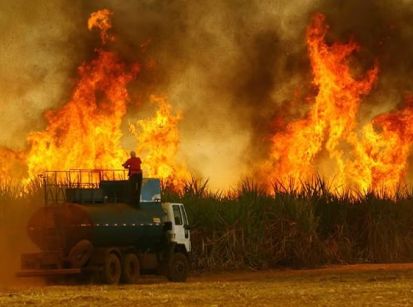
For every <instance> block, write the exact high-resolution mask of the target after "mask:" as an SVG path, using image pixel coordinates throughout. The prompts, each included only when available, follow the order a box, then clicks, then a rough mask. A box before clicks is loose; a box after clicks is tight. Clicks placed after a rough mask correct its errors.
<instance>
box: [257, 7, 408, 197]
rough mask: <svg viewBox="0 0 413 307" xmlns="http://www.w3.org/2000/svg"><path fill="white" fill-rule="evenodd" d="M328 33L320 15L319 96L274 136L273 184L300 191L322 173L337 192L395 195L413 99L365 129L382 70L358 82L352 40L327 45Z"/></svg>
mask: <svg viewBox="0 0 413 307" xmlns="http://www.w3.org/2000/svg"><path fill="white" fill-rule="evenodd" d="M327 29H328V27H327V26H326V24H325V17H324V16H323V15H321V14H317V15H316V16H314V18H313V21H312V23H311V25H310V26H309V28H308V30H307V46H308V53H309V57H310V62H311V67H312V71H313V75H314V80H313V84H314V86H315V87H316V88H317V90H318V92H317V95H316V97H315V98H314V101H313V103H312V104H311V106H310V109H309V111H308V112H307V114H306V116H305V118H303V119H298V120H295V121H292V122H290V123H289V124H288V125H287V126H286V128H285V129H284V130H283V131H281V132H278V133H276V134H275V135H274V136H273V137H272V147H271V151H270V158H269V160H268V161H267V162H266V163H265V165H264V170H265V172H266V173H267V174H270V176H269V179H268V180H269V181H267V182H268V183H274V181H276V182H278V183H279V184H281V185H284V186H289V185H291V184H293V185H294V186H295V188H297V187H298V188H300V186H301V187H302V185H303V184H305V183H306V182H308V181H311V180H312V179H313V178H314V177H315V176H319V175H321V176H323V177H324V178H325V179H328V180H331V184H332V186H333V187H334V191H336V192H339V193H340V192H345V191H350V192H353V193H354V192H356V193H359V192H362V193H365V192H367V191H373V192H376V193H383V192H384V193H386V194H388V195H394V194H395V193H396V192H397V190H398V188H399V186H400V184H402V183H403V182H404V180H405V175H406V168H407V159H408V156H409V154H410V149H411V146H410V145H411V143H412V142H413V129H412V128H410V127H409V121H410V120H411V119H413V118H412V115H413V107H412V106H413V103H412V101H413V100H412V99H410V100H409V101H408V103H407V105H406V107H405V108H404V109H402V110H399V111H395V112H392V113H389V114H383V115H380V116H377V117H376V118H374V119H373V120H372V122H371V123H369V124H367V125H365V126H364V127H361V128H360V124H359V123H358V122H357V115H358V111H359V106H360V102H361V99H362V97H363V96H364V95H367V94H368V93H369V92H370V90H371V88H372V86H373V85H374V83H375V81H376V79H377V75H378V65H377V64H375V65H374V66H373V67H372V68H371V69H369V70H368V71H367V72H366V73H365V75H364V77H361V78H355V77H354V76H353V74H352V71H351V68H350V64H349V56H350V55H351V54H352V53H354V52H356V51H358V49H359V46H358V45H357V44H356V43H355V42H354V41H350V42H348V43H345V44H343V43H334V44H332V45H328V44H327V43H326V42H325V35H326V33H327Z"/></svg>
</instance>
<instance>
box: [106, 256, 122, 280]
mask: <svg viewBox="0 0 413 307" xmlns="http://www.w3.org/2000/svg"><path fill="white" fill-rule="evenodd" d="M120 275H121V267H120V260H119V257H118V256H117V255H116V254H114V253H109V254H107V255H106V257H105V262H104V264H103V276H102V277H103V282H104V283H107V284H109V285H113V284H118V283H119V280H120Z"/></svg>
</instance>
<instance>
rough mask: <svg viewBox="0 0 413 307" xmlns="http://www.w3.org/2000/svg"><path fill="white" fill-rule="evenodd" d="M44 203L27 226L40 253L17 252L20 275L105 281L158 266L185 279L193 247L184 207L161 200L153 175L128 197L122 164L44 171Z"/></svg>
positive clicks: (170, 275)
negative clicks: (138, 192) (115, 167)
mask: <svg viewBox="0 0 413 307" xmlns="http://www.w3.org/2000/svg"><path fill="white" fill-rule="evenodd" d="M42 177H43V180H44V181H43V182H44V193H45V196H44V198H45V205H44V206H43V207H42V208H41V209H39V210H37V211H36V212H35V213H34V214H33V215H32V216H31V218H30V219H29V222H28V225H27V231H28V235H29V237H30V239H31V240H32V241H33V242H34V243H35V244H36V245H37V246H38V247H39V248H40V250H41V251H40V252H34V253H27V254H23V255H22V258H21V266H22V267H21V271H20V272H18V273H17V275H18V276H20V277H29V276H59V275H72V274H78V275H80V274H81V275H89V276H93V277H97V278H99V280H100V281H102V282H105V283H108V284H116V283H119V282H124V283H135V282H136V281H137V280H138V278H139V276H140V274H144V273H158V274H163V275H165V276H167V277H168V279H169V280H171V281H177V282H179V281H185V280H186V278H187V275H188V270H189V255H190V252H191V241H190V228H189V223H188V217H187V214H186V211H185V207H184V205H183V204H180V203H162V202H161V185H160V180H159V179H150V178H145V179H143V183H142V189H141V195H140V201H137V200H136V202H133V203H131V201H130V199H131V198H130V195H131V193H130V183H129V181H128V180H125V177H126V174H125V172H124V171H118V170H71V171H64V172H46V173H44V174H43V176H42Z"/></svg>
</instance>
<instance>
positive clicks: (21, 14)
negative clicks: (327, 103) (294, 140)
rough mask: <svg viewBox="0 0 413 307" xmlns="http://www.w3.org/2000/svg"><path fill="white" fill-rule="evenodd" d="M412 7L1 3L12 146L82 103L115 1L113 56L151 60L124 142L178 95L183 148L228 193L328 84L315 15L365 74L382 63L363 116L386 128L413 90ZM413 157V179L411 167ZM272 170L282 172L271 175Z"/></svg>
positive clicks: (133, 86) (0, 89)
mask: <svg viewBox="0 0 413 307" xmlns="http://www.w3.org/2000/svg"><path fill="white" fill-rule="evenodd" d="M411 4H412V2H411V1H407V0H405V1H399V2H397V3H395V2H394V1H389V0H388V1H381V2H380V3H378V2H377V1H356V0H354V1H352V0H350V1H301V0H296V1H287V0H280V1H258V0H256V1H253V0H251V1H237V0H228V1H204V2H203V3H201V4H200V3H198V2H195V1H160V0H159V1H157V0H151V1H149V0H148V1H122V2H120V1H80V0H79V1H54V2H53V4H45V3H43V1H31V2H30V4H29V3H27V1H22V0H20V1H15V2H14V4H13V5H9V4H7V5H6V4H0V6H2V7H1V10H0V11H1V12H4V13H3V15H2V16H3V18H2V19H0V25H1V26H2V28H3V29H7V31H3V34H2V35H3V36H4V37H3V39H2V40H1V41H0V44H1V45H2V48H1V49H0V50H2V52H1V53H0V64H1V65H2V67H3V68H2V70H1V71H0V106H1V107H2V120H1V121H0V131H1V133H0V144H2V145H4V146H7V147H8V148H10V147H11V148H12V149H14V150H15V151H16V150H17V153H13V155H19V154H20V152H21V151H24V150H27V149H26V148H27V143H26V142H27V141H26V139H27V138H26V136H27V135H29V134H30V133H32V132H33V131H40V132H41V131H43V130H44V129H45V127H46V125H47V121H46V120H45V119H44V117H43V116H42V113H43V112H44V111H46V110H49V109H50V108H51V107H53V108H59V107H62V106H63V105H65V104H66V103H67V102H68V101H70V100H71V97H72V93H73V89H74V88H75V87H76V84H77V83H76V82H77V81H78V76H77V73H76V71H77V67H78V66H79V65H80V64H81V63H83V62H86V63H90V61H92V59H93V57H94V56H95V48H97V46H99V41H100V37H99V35H97V34H96V33H95V32H89V31H87V29H86V26H87V19H88V17H89V15H90V13H91V12H93V11H96V10H98V9H101V8H108V9H110V10H111V11H113V12H114V13H113V16H112V18H113V34H114V35H115V36H116V37H117V39H116V41H114V42H113V43H112V44H111V46H110V48H109V49H110V51H111V52H112V51H113V52H116V54H118V55H119V58H121V59H122V63H124V65H126V66H127V67H129V65H132V63H135V62H136V63H139V65H140V67H141V71H140V73H139V75H138V76H137V77H136V79H133V80H130V82H129V83H128V84H127V88H128V94H129V101H130V102H128V105H127V110H126V111H125V112H126V114H125V115H124V117H122V122H121V123H120V129H121V130H122V131H123V137H122V138H121V139H120V140H119V142H120V143H121V145H122V147H123V148H134V147H135V146H136V141H135V140H134V138H133V137H131V136H130V135H129V133H128V129H129V125H128V121H130V122H131V123H135V122H136V120H145V118H148V117H150V116H152V115H153V114H154V112H156V107H153V105H152V104H150V103H148V102H149V101H150V100H151V99H150V96H151V95H153V94H160V95H162V96H166V97H168V100H169V101H170V102H171V103H172V105H173V109H174V110H176V111H177V112H178V113H180V114H181V119H180V122H179V132H180V147H179V151H178V152H174V153H173V154H174V155H176V157H177V159H179V160H181V161H185V162H186V164H187V166H188V168H189V169H190V171H192V172H195V173H197V174H199V175H201V176H204V177H209V178H210V179H211V182H212V184H213V187H217V188H223V189H225V188H227V187H229V186H231V185H232V184H235V183H236V181H237V180H238V179H239V178H240V177H243V176H248V175H252V173H253V172H252V171H253V170H254V169H255V168H256V167H257V166H259V164H261V162H268V161H272V158H271V154H270V153H271V152H272V150H273V145H272V144H273V142H272V141H271V140H273V139H274V137H275V136H277V135H278V136H280V134H279V133H281V132H282V131H283V130H284V129H285V127H286V125H287V123H291V122H294V121H297V120H300V119H302V118H305V117H306V114H308V112H309V110H311V105H312V100H313V99H314V97H317V94H318V91H319V88H317V86H315V85H314V83H313V76H314V74H313V68H314V65H313V64H312V63H311V60H310V57H309V56H308V53H307V51H308V50H307V45H306V33H307V27H308V25H309V24H310V23H311V18H312V16H313V15H314V13H315V12H322V13H323V14H325V15H326V20H327V22H328V24H329V25H330V28H329V29H328V31H327V32H326V36H325V42H326V44H327V45H331V44H332V43H334V42H348V40H349V38H351V37H353V39H354V41H355V42H357V45H358V46H360V49H359V50H358V51H357V52H355V53H353V54H351V55H349V59H348V60H349V70H350V72H349V73H350V74H351V75H352V76H353V77H354V79H355V80H360V79H362V78H363V77H364V76H365V74H366V72H367V71H368V70H369V69H371V68H372V67H374V65H376V63H377V67H379V70H380V71H379V73H378V76H377V79H376V80H375V82H374V85H373V84H372V85H371V87H372V88H371V90H370V91H367V92H368V93H365V94H363V95H361V96H362V97H360V101H359V103H358V108H357V109H358V111H357V112H356V113H355V114H354V118H353V119H354V121H356V122H357V124H358V125H360V126H361V127H363V126H364V125H367V126H368V125H369V123H371V120H372V119H373V118H375V117H376V116H378V119H376V120H375V122H382V123H383V115H382V114H383V113H384V112H388V111H390V110H393V109H394V108H395V107H397V105H399V104H400V105H403V101H404V97H405V95H406V92H409V91H412V90H413V84H412V82H410V81H409V79H410V78H409V77H410V75H411V74H412V73H413V71H412V70H413V58H411V54H412V51H413V50H412V49H413V43H412V42H413V40H412V36H413V33H412V32H411V31H410V30H409V26H408V23H409V21H410V20H411V17H413V10H412V9H411V7H412V6H411ZM380 114H381V115H380ZM392 114H394V113H392ZM403 114H405V113H403ZM387 122H389V121H387ZM392 122H394V121H392ZM384 126H386V127H388V126H389V124H382V127H384ZM365 129H369V128H368V127H367V128H365ZM31 135H33V134H31ZM358 143H360V142H358ZM363 146H364V145H363ZM366 146H367V145H366ZM321 147H323V146H321ZM333 147H334V146H333ZM364 147H365V146H364ZM324 148H325V147H324ZM326 152H327V151H326V150H325V149H323V150H320V151H318V152H317V163H315V164H314V166H315V167H316V168H317V170H319V171H320V172H321V173H323V174H326V173H328V172H329V171H328V170H329V169H330V167H331V166H330V161H329V159H331V156H330V157H329V158H328V159H323V157H324V156H328V154H327V153H326ZM5 155H10V152H9V151H6V154H5ZM360 155H361V156H362V154H360ZM403 156H404V157H405V159H407V160H409V159H410V149H409V147H408V148H403ZM116 160H121V158H117V159H116ZM402 160H403V159H402ZM400 163H402V162H400V161H398V162H397V164H400ZM407 164H408V165H407V166H406V170H405V173H406V176H407V177H409V174H410V173H411V172H410V168H409V165H410V164H411V163H407ZM333 168H334V172H339V170H337V166H334V167H333ZM354 168H356V166H354ZM274 169H277V168H272V170H274ZM287 173H288V172H287ZM266 174H272V173H271V172H269V171H265V172H263V173H260V176H261V177H263V176H266ZM272 175H273V176H277V174H275V173H273V174H272Z"/></svg>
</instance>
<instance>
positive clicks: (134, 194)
mask: <svg viewBox="0 0 413 307" xmlns="http://www.w3.org/2000/svg"><path fill="white" fill-rule="evenodd" d="M141 164H142V161H141V159H140V158H139V157H137V156H136V153H135V152H134V151H131V152H130V158H129V159H128V160H127V161H126V162H125V163H123V164H122V166H123V167H124V168H126V169H128V176H129V183H130V197H131V199H130V201H129V202H130V204H132V205H136V204H139V201H140V198H141V187H142V169H141Z"/></svg>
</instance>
